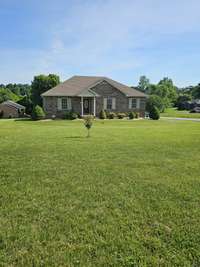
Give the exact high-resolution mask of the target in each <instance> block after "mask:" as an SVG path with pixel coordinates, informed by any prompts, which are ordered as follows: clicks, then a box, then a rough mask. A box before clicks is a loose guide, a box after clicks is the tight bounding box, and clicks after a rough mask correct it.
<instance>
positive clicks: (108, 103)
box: [107, 97, 112, 109]
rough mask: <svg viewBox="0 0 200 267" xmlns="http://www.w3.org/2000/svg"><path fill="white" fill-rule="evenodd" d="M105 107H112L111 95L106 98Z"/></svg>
mask: <svg viewBox="0 0 200 267" xmlns="http://www.w3.org/2000/svg"><path fill="white" fill-rule="evenodd" d="M107 109H112V97H108V98H107Z"/></svg>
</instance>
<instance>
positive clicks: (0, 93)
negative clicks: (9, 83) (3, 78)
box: [0, 88, 20, 103]
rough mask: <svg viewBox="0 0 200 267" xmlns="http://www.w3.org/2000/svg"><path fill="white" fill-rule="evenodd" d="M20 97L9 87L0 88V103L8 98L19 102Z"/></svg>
mask: <svg viewBox="0 0 200 267" xmlns="http://www.w3.org/2000/svg"><path fill="white" fill-rule="evenodd" d="M19 99H20V97H19V96H17V95H15V94H14V93H13V92H11V91H10V90H9V89H6V88H0V103H2V102H4V101H7V100H12V101H14V102H17V101H18V100H19Z"/></svg>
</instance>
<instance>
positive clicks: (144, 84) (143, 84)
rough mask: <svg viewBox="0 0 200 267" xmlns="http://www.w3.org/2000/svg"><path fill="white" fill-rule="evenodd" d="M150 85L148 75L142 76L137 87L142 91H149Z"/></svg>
mask: <svg viewBox="0 0 200 267" xmlns="http://www.w3.org/2000/svg"><path fill="white" fill-rule="evenodd" d="M149 85H150V81H149V79H148V78H147V77H146V76H141V77H140V80H139V83H138V87H137V89H138V90H140V91H141V92H144V93H147V91H148V88H149Z"/></svg>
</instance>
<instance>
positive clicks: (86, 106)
mask: <svg viewBox="0 0 200 267" xmlns="http://www.w3.org/2000/svg"><path fill="white" fill-rule="evenodd" d="M83 112H84V114H89V113H90V100H89V99H87V98H86V99H83Z"/></svg>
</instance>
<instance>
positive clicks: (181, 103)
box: [176, 94, 192, 110]
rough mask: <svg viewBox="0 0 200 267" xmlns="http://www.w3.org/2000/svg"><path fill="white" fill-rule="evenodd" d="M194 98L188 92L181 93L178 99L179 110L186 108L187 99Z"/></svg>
mask: <svg viewBox="0 0 200 267" xmlns="http://www.w3.org/2000/svg"><path fill="white" fill-rule="evenodd" d="M190 100H192V97H191V96H190V95H188V94H180V95H179V96H178V98H177V101H176V107H177V108H178V110H184V109H185V103H186V102H187V101H190Z"/></svg>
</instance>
